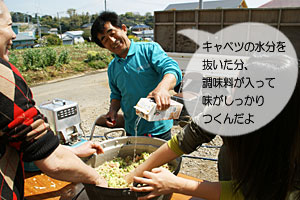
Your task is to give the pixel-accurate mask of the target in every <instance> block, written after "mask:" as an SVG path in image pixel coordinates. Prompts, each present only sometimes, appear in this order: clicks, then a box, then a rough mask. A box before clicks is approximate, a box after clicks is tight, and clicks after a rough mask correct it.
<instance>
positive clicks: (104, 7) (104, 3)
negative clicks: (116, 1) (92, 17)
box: [104, 0, 106, 11]
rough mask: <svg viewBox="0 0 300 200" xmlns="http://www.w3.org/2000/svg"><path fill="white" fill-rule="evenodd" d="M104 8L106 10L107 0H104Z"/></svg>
mask: <svg viewBox="0 0 300 200" xmlns="http://www.w3.org/2000/svg"><path fill="white" fill-rule="evenodd" d="M104 10H105V11H106V0H104Z"/></svg>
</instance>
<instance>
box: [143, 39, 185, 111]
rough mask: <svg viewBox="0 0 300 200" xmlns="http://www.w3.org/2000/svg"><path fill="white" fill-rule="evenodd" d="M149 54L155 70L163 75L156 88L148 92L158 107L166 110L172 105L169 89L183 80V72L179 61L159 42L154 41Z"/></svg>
mask: <svg viewBox="0 0 300 200" xmlns="http://www.w3.org/2000/svg"><path fill="white" fill-rule="evenodd" d="M148 56H149V58H150V60H151V64H152V66H153V67H154V69H155V71H156V72H157V73H159V74H160V75H161V76H162V77H163V79H162V80H161V81H160V83H158V85H157V86H156V88H155V89H154V90H153V91H151V92H150V93H149V94H148V97H154V99H155V101H156V103H157V105H158V109H161V110H164V109H167V108H168V107H169V106H170V101H171V100H170V97H171V96H170V94H169V90H172V89H173V88H174V87H175V85H177V84H179V83H180V82H181V79H182V72H181V70H180V68H179V66H178V63H177V62H176V61H175V60H174V59H173V58H171V57H169V56H168V55H167V53H166V52H165V51H164V50H163V49H162V48H161V46H160V45H159V44H158V43H155V42H154V43H152V46H151V50H149V55H148Z"/></svg>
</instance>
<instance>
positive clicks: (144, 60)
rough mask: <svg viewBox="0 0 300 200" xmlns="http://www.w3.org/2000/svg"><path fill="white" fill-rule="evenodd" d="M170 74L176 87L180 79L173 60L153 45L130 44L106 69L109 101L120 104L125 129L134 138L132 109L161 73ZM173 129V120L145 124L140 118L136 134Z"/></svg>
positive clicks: (156, 45)
mask: <svg viewBox="0 0 300 200" xmlns="http://www.w3.org/2000/svg"><path fill="white" fill-rule="evenodd" d="M169 73H170V74H174V76H175V77H176V80H177V84H178V83H180V81H181V79H182V74H181V70H180V69H179V67H178V64H177V62H176V61H175V60H173V59H172V58H170V57H168V56H167V54H166V52H165V51H164V50H163V49H162V48H161V47H160V45H159V44H157V43H156V42H133V41H131V45H130V48H129V51H128V54H127V56H126V58H125V59H123V58H120V57H118V56H117V55H115V58H114V59H113V60H112V61H111V63H110V64H109V66H108V78H109V86H110V89H111V94H110V99H111V100H112V99H117V100H120V102H121V109H122V111H123V113H124V119H125V130H126V131H127V132H128V133H130V134H131V135H135V121H136V119H137V115H136V113H135V109H134V106H135V105H136V104H137V102H138V101H139V99H140V98H145V97H147V95H148V94H149V93H150V92H151V91H152V90H154V89H155V88H156V86H157V85H158V84H159V83H160V81H161V80H162V78H163V76H164V75H165V74H169ZM172 126H173V120H164V121H155V122H148V121H146V120H144V119H141V120H140V122H139V124H138V128H137V132H138V135H139V136H141V135H144V134H149V133H150V134H152V135H160V134H163V133H165V132H167V131H168V130H170V129H171V128H172Z"/></svg>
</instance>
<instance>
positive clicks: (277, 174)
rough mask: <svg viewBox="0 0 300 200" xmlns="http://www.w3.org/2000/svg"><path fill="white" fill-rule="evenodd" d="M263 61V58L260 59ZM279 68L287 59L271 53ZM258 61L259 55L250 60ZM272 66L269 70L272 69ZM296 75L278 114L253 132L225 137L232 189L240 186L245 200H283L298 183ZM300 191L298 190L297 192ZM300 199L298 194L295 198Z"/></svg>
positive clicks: (299, 88) (299, 135) (299, 85)
mask: <svg viewBox="0 0 300 200" xmlns="http://www.w3.org/2000/svg"><path fill="white" fill-rule="evenodd" d="M261 60H264V59H261ZM270 60H272V62H273V63H276V62H278V63H279V65H280V69H278V68H276V69H274V68H273V67H272V65H267V66H266V65H265V64H261V67H269V68H271V70H279V71H282V70H286V69H289V68H290V63H292V61H291V59H289V58H287V57H285V58H283V57H280V56H279V57H278V56H273V57H271V58H270ZM254 62H255V63H256V65H257V64H259V63H260V60H259V58H257V59H254V61H253V62H252V63H254ZM272 68H273V69H272ZM299 102H300V78H299V70H298V79H297V83H296V87H295V89H294V92H293V95H292V97H291V98H290V100H289V102H288V103H287V105H286V106H285V108H284V109H283V110H282V111H281V113H280V114H279V115H278V116H277V117H275V118H274V119H273V120H272V121H271V122H270V123H269V124H267V125H266V126H264V127H262V128H260V129H258V130H256V131H254V132H253V133H250V134H247V135H242V136H238V137H225V138H223V139H224V144H225V145H226V146H228V153H229V158H230V163H231V168H232V169H231V171H232V178H233V180H234V181H235V189H236V191H237V190H239V189H241V191H242V192H243V195H244V197H245V199H247V200H250V199H251V200H252V199H255V200H260V199H261V200H273V199H277V200H284V199H286V198H287V196H288V195H289V193H290V192H292V191H295V190H296V191H299V190H300V189H299V188H297V187H299V186H300V147H299V146H300V103H299ZM299 194H300V193H299ZM296 199H300V197H299V196H298V197H296Z"/></svg>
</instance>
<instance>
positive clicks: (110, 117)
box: [106, 99, 121, 127]
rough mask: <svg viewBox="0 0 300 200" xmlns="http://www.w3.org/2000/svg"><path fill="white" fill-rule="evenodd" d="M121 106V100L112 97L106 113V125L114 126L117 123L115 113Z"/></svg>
mask: <svg viewBox="0 0 300 200" xmlns="http://www.w3.org/2000/svg"><path fill="white" fill-rule="evenodd" d="M120 108H121V101H120V100H118V99H112V100H111V102H110V106H109V111H108V113H107V114H106V125H107V126H108V127H114V126H115V125H116V124H117V123H116V120H117V114H118V111H119V110H120Z"/></svg>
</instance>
